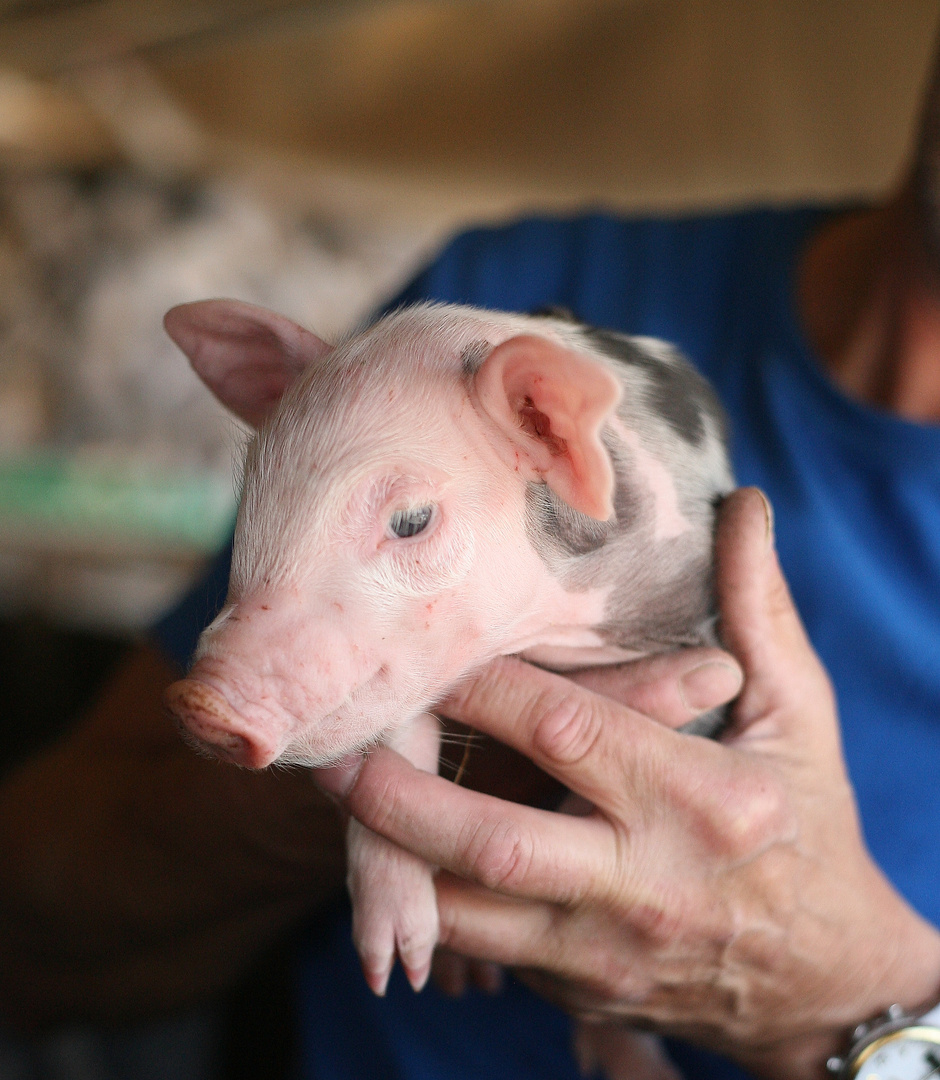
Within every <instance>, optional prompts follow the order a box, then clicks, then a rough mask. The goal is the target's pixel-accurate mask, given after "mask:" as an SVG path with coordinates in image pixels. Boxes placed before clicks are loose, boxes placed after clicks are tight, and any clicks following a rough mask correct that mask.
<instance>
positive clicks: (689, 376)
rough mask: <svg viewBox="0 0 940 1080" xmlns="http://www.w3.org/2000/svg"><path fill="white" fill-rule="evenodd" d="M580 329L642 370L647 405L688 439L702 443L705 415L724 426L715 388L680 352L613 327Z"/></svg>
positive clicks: (598, 346) (607, 352)
mask: <svg viewBox="0 0 940 1080" xmlns="http://www.w3.org/2000/svg"><path fill="white" fill-rule="evenodd" d="M583 329H584V334H585V337H586V338H587V340H588V342H589V343H590V344H591V345H593V346H594V347H595V348H596V349H598V350H599V351H600V352H601V353H603V354H604V355H605V356H608V357H610V359H612V360H616V361H618V362H620V363H622V364H629V365H631V366H632V367H635V368H639V369H640V370H641V371H643V372H644V374H645V375H646V376H647V379H648V385H649V390H648V393H649V398H650V401H649V404H650V407H651V408H652V409H653V410H654V411H655V412H656V413H658V414H659V415H660V416H662V417H663V419H664V420H665V421H666V422H667V423H668V424H669V425H670V427H671V428H672V429H673V431H674V432H675V433H676V434H677V435H678V436H679V437H680V438H682V439H684V440H685V441H686V442H687V443H690V444H691V445H692V446H699V445H701V443H702V440H703V439H704V438H705V435H706V427H705V417H706V416H712V417H714V418H715V419H716V421H718V424H719V427H720V428H723V425H724V412H723V410H722V408H721V405H720V404H719V402H718V399H717V398H716V396H715V394H714V391H713V390H712V388H711V386H709V384H708V382H707V381H706V380H705V379H704V378H703V377H702V376H701V375H700V374H699V373H698V372H697V371H696V370H695V368H694V367H693V366H692V365H691V364H690V363H689V362H688V361H687V360H686V359H685V357H683V356H682V355H681V353H679V352H677V351H676V350H674V349H671V348H669V347H668V346H666V345H662V346H659V345H657V351H656V352H654V351H652V350H651V349H648V348H644V346H643V344H641V343H640V342H639V341H637V340H636V339H633V338H629V337H625V336H624V335H623V334H618V333H616V332H615V331H613V330H602V329H598V328H596V327H588V326H586V327H584V328H583ZM660 349H661V351H660Z"/></svg>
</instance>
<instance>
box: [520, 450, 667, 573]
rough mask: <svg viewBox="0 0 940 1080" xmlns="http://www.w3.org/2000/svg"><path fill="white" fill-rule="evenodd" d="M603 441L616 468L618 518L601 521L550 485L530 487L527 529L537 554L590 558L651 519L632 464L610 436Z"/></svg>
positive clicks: (616, 513) (615, 506)
mask: <svg viewBox="0 0 940 1080" xmlns="http://www.w3.org/2000/svg"><path fill="white" fill-rule="evenodd" d="M601 438H602V439H603V441H604V446H605V447H606V449H607V453H608V454H609V455H610V460H611V464H612V465H613V469H614V497H613V503H614V518H613V520H612V521H597V520H596V519H595V518H592V517H588V515H587V514H582V513H581V512H580V511H579V510H574V509H572V507H570V506H569V505H568V504H567V503H566V502H563V501H562V500H561V499H560V498H559V497H558V496H557V495H556V494H555V493H554V492H553V491H552V490H551V488H550V487H548V485H547V484H535V483H532V484H529V485H528V487H527V488H526V528H527V530H528V533H529V536H530V538H531V539H532V542H533V546H534V547H535V549H536V550H537V551H541V552H543V553H544V552H545V551H546V548H551V550H552V551H554V552H558V553H561V554H564V555H589V554H590V553H591V552H592V551H598V550H600V548H602V547H603V546H604V545H605V544H606V543H607V542H608V541H609V540H610V539H611V538H612V537H614V536H622V535H623V534H624V533H626V532H628V531H629V530H630V529H632V528H633V527H634V526H636V525H637V524H638V523H639V522H640V521H641V520H644V519H648V518H649V516H650V510H649V507H646V509H645V511H644V508H643V494H642V493H641V492H640V491H639V490H638V489H637V486H636V484H633V483H631V482H630V462H629V459H628V458H626V457H625V456H624V452H623V449H622V448H621V447H620V446H619V445H618V443H617V441H616V439H614V438H613V437H612V436H611V435H609V433H607V432H603V433H602V435H601Z"/></svg>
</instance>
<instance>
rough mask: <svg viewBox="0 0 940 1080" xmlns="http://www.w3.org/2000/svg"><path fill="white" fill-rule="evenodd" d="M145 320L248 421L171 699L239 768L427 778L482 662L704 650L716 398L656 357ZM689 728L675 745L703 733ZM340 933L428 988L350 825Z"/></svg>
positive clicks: (381, 968) (404, 862)
mask: <svg viewBox="0 0 940 1080" xmlns="http://www.w3.org/2000/svg"><path fill="white" fill-rule="evenodd" d="M166 328H167V330H168V332H169V334H170V336H171V337H172V338H173V340H174V341H175V342H176V343H177V344H178V345H179V346H180V348H182V349H183V351H184V352H185V353H186V354H187V355H188V356H189V358H190V360H191V361H192V364H193V366H194V368H195V369H196V371H197V372H198V374H199V375H200V376H201V378H202V379H203V380H204V381H205V382H206V383H207V384H208V386H209V387H210V388H211V389H212V390H213V391H214V392H215V394H216V395H217V396H218V397H219V399H220V400H221V401H222V402H223V403H224V404H226V405H227V406H228V407H229V408H230V409H231V410H232V411H233V412H235V413H236V414H237V415H238V416H240V417H241V418H242V419H243V420H245V421H246V422H247V423H248V424H249V425H251V426H252V427H254V428H256V434H255V436H254V438H253V439H252V440H251V442H250V444H249V446H248V450H247V457H246V462H245V467H244V478H243V491H242V499H241V504H240V509H239V513H238V519H237V523H236V527H235V539H234V550H233V557H232V573H231V581H230V585H229V593H228V598H227V601H226V604H225V606H224V608H223V609H222V611H221V613H220V614H219V616H218V618H217V619H216V620H215V621H214V622H213V623H212V625H211V626H209V627H208V628H207V629H206V631H205V632H204V634H203V635H202V638H201V640H200V643H199V647H198V650H197V653H196V656H195V660H194V663H193V666H192V670H191V671H190V673H189V675H188V677H187V678H185V679H183V680H182V681H180V682H177V683H175V684H174V685H173V686H172V687H171V688H170V689H169V691H168V693H167V703H168V705H169V708H170V709H171V711H172V712H173V713H174V714H175V715H176V717H177V718H178V719H179V721H180V722H181V724H182V725H183V726H184V728H185V729H186V730H187V731H188V733H189V736H190V737H191V739H192V741H193V742H195V743H196V744H197V746H199V747H201V748H203V749H204V750H206V751H208V752H209V753H212V754H215V755H218V756H219V757H222V758H225V759H228V760H230V761H233V762H236V763H237V764H239V765H244V766H248V767H250V768H263V767H264V766H266V765H270V764H271V763H273V762H281V763H299V764H303V765H307V766H312V767H314V768H316V767H318V766H326V765H329V764H330V763H334V762H336V761H338V760H339V759H341V758H346V757H348V756H349V755H352V754H357V753H364V752H366V751H368V749H369V748H370V747H372V746H375V745H376V744H377V743H380V742H386V743H389V744H391V745H392V746H393V747H395V748H396V749H398V750H399V751H400V752H401V753H403V754H404V755H405V756H406V757H408V758H409V759H410V760H411V761H412V762H414V763H415V764H416V765H417V766H419V767H421V768H423V769H428V770H436V769H437V759H438V738H439V736H438V725H437V721H436V720H435V718H434V717H433V715H432V714H431V712H430V710H431V708H432V707H433V704H434V702H436V701H439V700H441V699H442V698H443V697H444V696H445V694H446V693H447V691H448V690H449V689H450V688H451V687H453V686H454V684H455V683H457V682H458V681H459V680H460V679H462V678H463V677H464V676H466V675H467V673H468V672H471V671H473V670H474V669H475V668H478V667H479V666H480V665H482V664H484V663H486V662H487V661H488V660H490V659H492V658H493V657H496V656H499V655H505V654H517V655H519V656H522V657H524V658H525V659H527V660H531V661H532V662H534V663H537V664H541V665H544V666H547V667H550V668H553V669H556V670H571V669H575V668H582V667H588V666H593V665H597V664H615V663H620V662H623V661H627V660H632V659H635V658H638V657H641V656H644V655H647V654H649V653H652V652H658V651H663V650H669V649H675V648H678V647H680V646H686V645H702V644H714V643H715V640H716V638H715V634H714V629H713V627H714V608H713V600H712V589H711V564H712V540H713V526H714V515H715V509H716V506H717V504H718V502H719V501H720V499H721V497H722V496H723V495H724V494H725V493H726V492H728V491H729V490H730V489H731V487H732V485H733V481H732V475H731V470H730V468H729V464H728V459H727V455H726V451H725V443H724V430H723V419H722V414H721V410H720V408H719V406H718V404H717V402H716V400H715V397H714V395H713V394H712V392H711V390H710V388H709V387H708V385H707V383H706V382H705V381H704V380H703V379H702V378H701V377H700V376H699V375H698V374H697V373H696V372H695V370H694V369H693V368H692V367H691V366H690V365H689V364H688V363H687V362H686V361H685V360H684V359H683V358H682V357H681V356H680V355H679V354H678V353H677V352H676V351H675V350H674V349H673V348H671V347H670V346H668V345H666V344H664V343H662V342H660V341H656V340H653V339H650V338H631V337H626V336H623V335H621V334H617V333H613V332H610V331H606V330H599V329H595V328H591V327H589V326H586V325H583V324H581V323H578V322H576V321H575V320H573V319H571V318H570V317H565V316H563V315H561V314H559V313H557V312H549V313H546V314H543V315H538V316H525V315H515V314H506V313H500V312H491V311H483V310H478V309H473V308H468V307H456V306H447V305H435V304H425V305H419V306H416V307H410V308H404V309H400V310H398V311H395V312H393V313H392V314H390V315H387V316H386V317H384V318H383V319H381V320H380V321H378V322H377V323H375V324H374V325H373V326H371V327H370V328H369V329H367V330H365V331H363V332H362V333H358V334H355V335H354V336H352V337H350V338H349V339H348V340H346V341H343V342H341V343H340V344H338V345H335V346H331V345H327V344H326V343H324V342H323V341H321V340H320V339H319V338H317V337H315V336H314V335H313V334H312V333H310V332H309V331H307V330H305V329H303V328H301V327H300V326H298V325H296V324H295V323H293V322H290V321H289V320H287V319H285V318H283V317H281V316H279V315H275V314H273V313H270V312H267V311H264V310H261V309H259V308H255V307H252V306H249V305H247V304H243V303H239V302H235V301H230V300H210V301H205V302H201V303H195V304H184V305H182V306H180V307H176V308H173V309H172V310H171V311H170V312H169V313H168V314H167V316H166ZM716 723H717V718H716V717H714V716H710V717H705V718H704V719H703V720H702V721H700V722H699V723H698V726H697V727H695V729H694V730H695V731H696V733H699V734H711V733H713V731H714V727H715V724H716ZM348 845H349V867H350V869H349V885H350V891H351V895H352V901H353V909H354V936H355V941H356V946H357V948H358V950H359V954H360V956H361V958H362V963H363V969H364V971H365V974H366V978H367V980H368V982H369V985H370V986H371V987H372V988H373V990H375V991H376V992H378V993H381V992H383V990H384V988H385V985H386V981H387V979H388V976H389V972H390V970H391V967H392V964H393V962H394V959H395V956H396V953H397V955H398V956H399V958H400V959H401V961H402V964H403V966H404V968H405V971H406V973H407V975H408V978H409V979H410V981H411V983H412V984H413V985H414V986H415V987H416V988H419V987H420V986H422V985H423V983H424V981H425V979H426V978H427V974H428V971H429V967H430V961H431V954H432V952H433V948H434V945H435V941H436V937H437V912H436V906H435V900H434V890H433V883H432V870H431V868H430V867H428V866H427V865H425V864H424V863H422V862H421V861H420V860H418V859H416V858H414V857H413V856H411V855H409V854H407V853H405V852H403V851H401V850H399V849H397V848H395V847H394V846H393V845H391V844H389V843H388V842H387V841H385V840H384V839H382V838H381V837H378V836H376V835H375V834H372V833H370V832H369V831H368V830H366V829H365V828H363V827H362V826H361V825H359V824H358V823H356V822H355V821H353V822H351V823H350V831H349V837H348Z"/></svg>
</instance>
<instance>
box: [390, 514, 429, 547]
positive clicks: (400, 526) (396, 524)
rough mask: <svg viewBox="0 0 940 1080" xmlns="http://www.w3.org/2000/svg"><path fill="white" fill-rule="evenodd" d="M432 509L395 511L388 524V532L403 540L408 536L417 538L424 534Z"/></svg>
mask: <svg viewBox="0 0 940 1080" xmlns="http://www.w3.org/2000/svg"><path fill="white" fill-rule="evenodd" d="M432 513H433V507H431V506H413V507H410V508H409V509H408V510H396V511H395V513H394V514H392V516H391V519H390V520H389V523H388V528H389V532H391V533H392V535H393V536H400V537H401V538H402V539H403V540H404V539H405V538H406V537H408V536H417V535H418V533H419V532H424V530H425V529H426V528H427V527H428V522H429V521H430V520H431V514H432Z"/></svg>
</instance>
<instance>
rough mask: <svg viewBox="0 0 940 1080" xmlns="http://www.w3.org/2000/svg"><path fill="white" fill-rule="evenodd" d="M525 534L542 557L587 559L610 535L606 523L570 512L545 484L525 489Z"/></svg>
mask: <svg viewBox="0 0 940 1080" xmlns="http://www.w3.org/2000/svg"><path fill="white" fill-rule="evenodd" d="M525 503H526V531H527V533H528V534H529V538H530V539H531V541H532V546H533V547H534V548H535V550H536V551H538V552H539V553H540V554H541V555H542V556H543V557H544V556H545V555H547V554H549V552H553V553H561V554H564V555H588V554H589V553H590V552H592V551H597V550H598V548H602V547H603V546H604V545H605V544H606V543H607V541H608V539H609V538H610V536H611V533H612V531H613V526H612V524H611V523H610V522H607V521H596V520H595V519H594V518H591V517H588V516H587V514H582V513H581V512H580V511H578V510H573V509H572V508H571V507H570V506H569V505H568V504H567V503H565V502H562V500H561V499H559V498H558V496H557V495H556V494H555V493H554V491H552V489H551V488H550V487H549V486H548V485H547V484H536V483H530V484H527V485H526V493H525Z"/></svg>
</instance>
